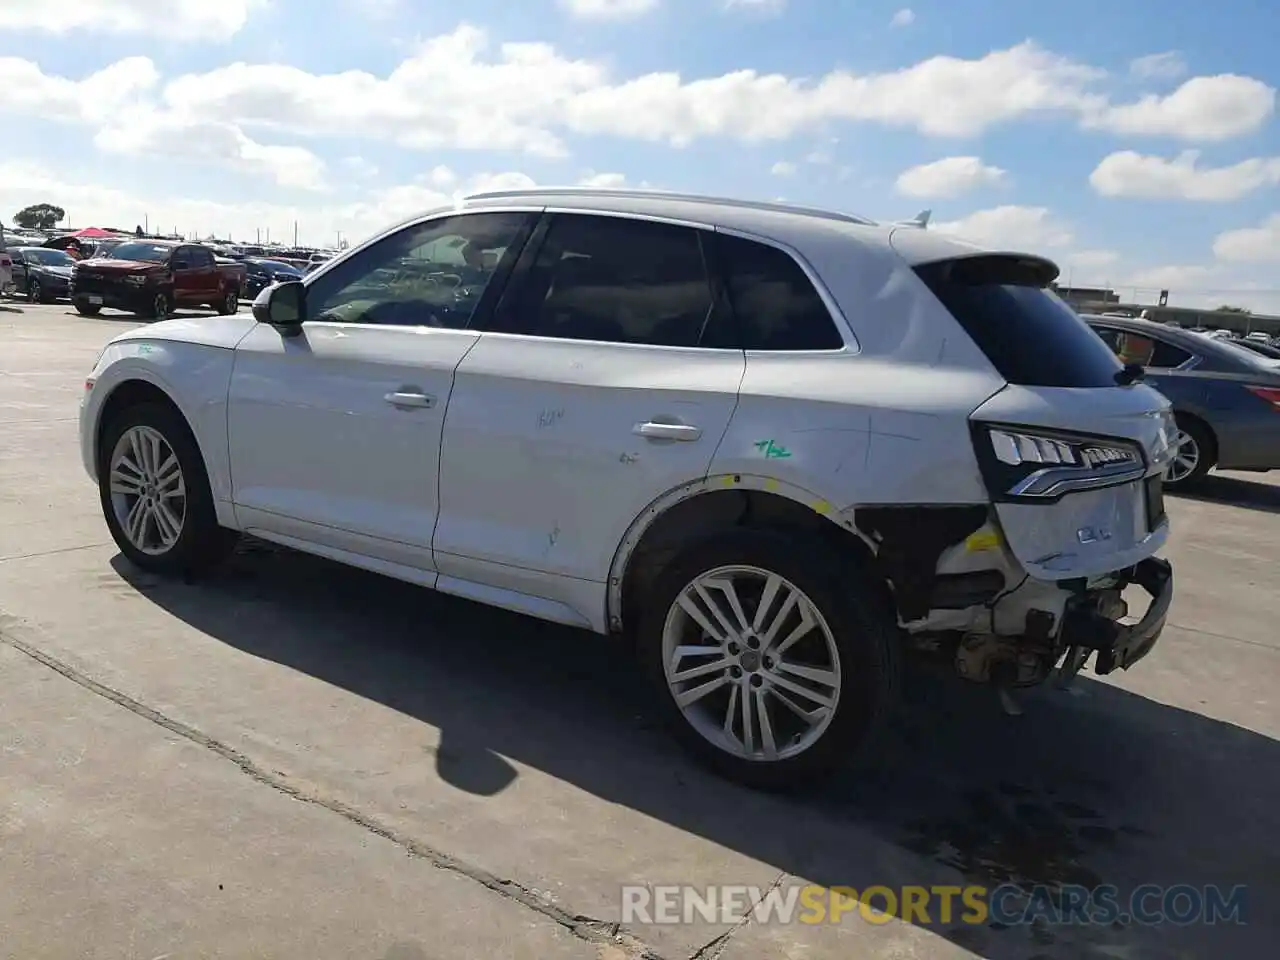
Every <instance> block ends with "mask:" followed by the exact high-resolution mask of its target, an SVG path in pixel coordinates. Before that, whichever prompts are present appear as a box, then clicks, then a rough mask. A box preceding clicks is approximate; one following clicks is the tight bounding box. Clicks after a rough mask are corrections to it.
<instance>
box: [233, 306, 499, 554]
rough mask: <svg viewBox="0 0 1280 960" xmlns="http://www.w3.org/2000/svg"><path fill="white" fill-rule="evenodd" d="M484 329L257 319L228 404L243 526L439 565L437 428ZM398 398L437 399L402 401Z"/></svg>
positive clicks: (241, 351)
mask: <svg viewBox="0 0 1280 960" xmlns="http://www.w3.org/2000/svg"><path fill="white" fill-rule="evenodd" d="M478 337H479V334H476V333H473V332H467V331H460V330H437V329H432V328H429V327H389V326H365V325H360V324H340V323H309V324H307V325H306V328H305V330H304V331H303V333H302V334H301V335H299V336H297V337H286V336H283V335H282V334H281V333H280V332H279V331H278V330H276V329H275V328H273V327H270V326H267V325H266V324H260V325H258V326H257V327H256V328H255V329H254V330H253V331H252V332H251V333H250V334H249V335H248V336H247V337H245V338H244V340H243V341H242V342H241V343H240V345H239V347H238V348H237V350H236V363H235V371H234V374H233V376H232V378H231V385H230V396H229V399H228V406H227V423H228V430H229V441H230V442H229V459H230V464H231V476H232V481H233V495H234V499H235V503H236V512H237V515H238V516H239V518H240V526H241V528H242V529H244V530H246V531H249V532H251V533H266V534H279V535H284V536H288V537H293V538H298V539H301V540H308V541H313V542H315V543H317V544H321V545H323V546H326V547H329V548H335V549H340V550H349V551H354V552H357V553H361V554H364V555H367V556H369V557H373V558H376V559H378V560H382V561H387V562H390V563H396V564H403V565H405V566H409V567H414V568H418V569H421V570H427V571H431V570H434V569H435V567H434V563H433V562H432V559H431V537H432V532H433V530H434V529H435V523H436V515H437V510H436V505H437V502H438V500H437V478H438V464H439V455H440V431H441V427H442V425H443V423H444V416H445V410H446V408H447V406H448V402H449V393H450V390H451V389H452V386H453V374H454V370H455V369H456V368H457V366H458V363H459V361H460V360H461V359H462V358H463V357H464V356H465V355H466V353H467V351H468V350H469V349H471V347H472V346H473V345H474V344H475V342H476V340H477V339H478ZM394 394H422V395H424V396H426V397H428V398H429V401H428V402H429V403H430V405H429V406H422V407H401V406H396V405H394V404H393V403H392V402H390V401H389V400H388V397H390V396H392V395H394Z"/></svg>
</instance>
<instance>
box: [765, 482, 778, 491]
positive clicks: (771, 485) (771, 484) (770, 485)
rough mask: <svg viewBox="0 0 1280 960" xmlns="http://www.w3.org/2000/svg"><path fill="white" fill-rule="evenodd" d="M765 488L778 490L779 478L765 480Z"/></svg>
mask: <svg viewBox="0 0 1280 960" xmlns="http://www.w3.org/2000/svg"><path fill="white" fill-rule="evenodd" d="M764 488H765V489H766V490H777V489H778V481H777V480H766V481H765V482H764Z"/></svg>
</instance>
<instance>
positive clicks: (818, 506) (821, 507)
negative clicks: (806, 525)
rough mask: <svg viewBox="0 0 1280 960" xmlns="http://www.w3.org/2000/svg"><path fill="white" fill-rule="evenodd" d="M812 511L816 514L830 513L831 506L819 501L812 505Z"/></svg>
mask: <svg viewBox="0 0 1280 960" xmlns="http://www.w3.org/2000/svg"><path fill="white" fill-rule="evenodd" d="M813 509H814V510H816V511H818V513H830V512H831V504H829V503H827V501H825V500H819V501H818V502H817V503H815V504H814V505H813Z"/></svg>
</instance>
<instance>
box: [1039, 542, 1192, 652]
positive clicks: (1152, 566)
mask: <svg viewBox="0 0 1280 960" xmlns="http://www.w3.org/2000/svg"><path fill="white" fill-rule="evenodd" d="M1129 581H1130V582H1131V583H1134V584H1137V585H1138V586H1140V587H1142V589H1143V590H1145V591H1146V592H1147V593H1148V594H1150V596H1151V605H1150V606H1149V607H1148V608H1147V612H1146V613H1145V614H1143V616H1142V619H1141V620H1139V621H1138V622H1137V623H1134V624H1124V623H1120V622H1118V621H1116V620H1112V619H1110V618H1109V617H1106V616H1104V615H1103V614H1101V613H1100V612H1098V611H1097V610H1093V609H1089V608H1077V609H1075V610H1071V611H1069V612H1068V613H1067V614H1066V615H1065V617H1064V618H1063V624H1062V635H1061V636H1062V639H1063V640H1064V641H1065V642H1066V643H1067V644H1074V645H1077V646H1079V647H1081V648H1082V649H1085V650H1096V651H1097V654H1098V656H1097V660H1096V661H1095V662H1094V668H1093V669H1094V673H1097V674H1108V673H1111V671H1113V670H1115V669H1116V668H1117V667H1119V668H1120V669H1122V670H1127V669H1129V667H1131V666H1133V665H1134V664H1135V663H1137V662H1138V661H1139V660H1141V659H1142V658H1143V657H1145V656H1146V655H1147V654H1148V653H1150V652H1151V649H1152V648H1153V647H1154V646H1155V645H1156V641H1157V640H1159V639H1160V634H1161V633H1162V632H1163V631H1164V626H1165V622H1166V621H1167V620H1168V617H1169V604H1170V603H1171V602H1172V601H1173V565H1172V564H1170V563H1169V561H1168V560H1162V559H1160V558H1159V557H1148V558H1147V559H1145V560H1143V561H1141V562H1139V563H1138V564H1137V565H1136V566H1135V567H1134V568H1133V571H1132V574H1131V575H1130V578H1129Z"/></svg>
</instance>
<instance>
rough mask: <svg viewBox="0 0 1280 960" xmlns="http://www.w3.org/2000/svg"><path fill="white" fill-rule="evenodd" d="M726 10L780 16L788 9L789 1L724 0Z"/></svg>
mask: <svg viewBox="0 0 1280 960" xmlns="http://www.w3.org/2000/svg"><path fill="white" fill-rule="evenodd" d="M724 8H725V9H726V10H747V11H750V12H752V13H765V14H779V13H782V11H784V10H786V9H787V0H724Z"/></svg>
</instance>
